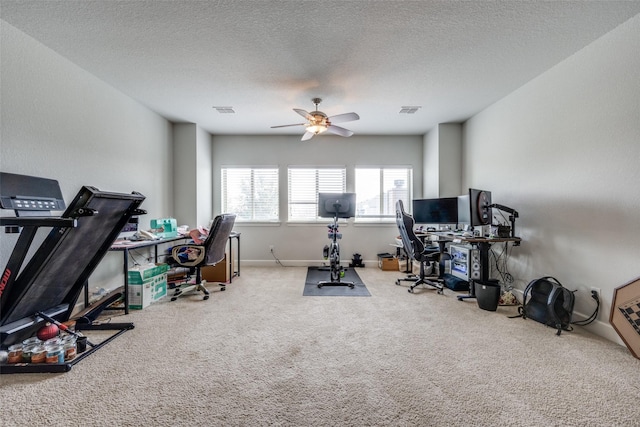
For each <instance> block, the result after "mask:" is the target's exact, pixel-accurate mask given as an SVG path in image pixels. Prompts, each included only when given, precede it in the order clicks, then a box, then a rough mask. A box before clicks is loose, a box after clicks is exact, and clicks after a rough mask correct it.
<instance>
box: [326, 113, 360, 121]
mask: <svg viewBox="0 0 640 427" xmlns="http://www.w3.org/2000/svg"><path fill="white" fill-rule="evenodd" d="M354 120H360V116H359V115H357V114H356V113H344V114H337V115H335V116H331V117H329V121H330V122H331V123H344V122H352V121H354Z"/></svg>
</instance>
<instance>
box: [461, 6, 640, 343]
mask: <svg viewBox="0 0 640 427" xmlns="http://www.w3.org/2000/svg"><path fill="white" fill-rule="evenodd" d="M639 52H640V16H636V17H635V18H633V19H632V20H630V21H628V22H626V23H624V24H623V25H621V26H620V27H618V28H617V29H615V30H614V31H612V32H611V33H609V34H607V35H605V36H604V37H602V38H601V39H599V40H597V41H596V42H594V43H593V44H591V45H589V46H587V47H586V48H584V49H583V50H581V51H579V52H578V53H576V54H575V55H573V56H572V57H570V58H568V59H567V60H565V61H563V62H562V63H560V64H559V65H557V66H556V67H554V68H552V69H551V70H549V71H548V72H546V73H544V74H543V75H541V76H539V77H538V78H536V79H535V80H533V81H531V82H530V83H528V84H527V85H525V86H523V87H522V88H520V89H519V90H517V91H515V92H514V93H512V94H511V95H509V96H507V97H506V98H504V99H503V100H501V101H500V102H497V103H496V104H495V105H493V106H491V107H490V108H488V109H486V110H485V111H483V112H482V113H480V114H478V115H477V116H475V117H473V118H472V119H470V120H469V121H468V122H467V123H466V125H465V126H464V164H465V168H464V178H463V181H464V184H465V185H466V186H473V187H477V188H482V189H488V190H491V191H492V192H493V201H494V202H497V203H501V204H503V205H506V206H510V207H513V208H515V209H517V210H518V211H519V212H520V215H521V218H520V219H519V221H518V224H517V227H519V230H518V234H519V235H520V236H522V238H523V239H524V243H523V244H522V246H521V247H520V248H516V249H514V251H513V254H512V263H511V264H510V269H511V273H512V274H513V275H514V276H515V277H516V278H517V279H518V281H517V285H518V287H520V288H522V287H523V286H524V285H525V284H526V282H528V281H529V280H531V279H534V278H537V277H541V276H545V275H552V276H554V277H556V278H557V279H559V280H560V282H562V283H563V284H564V285H565V286H566V287H568V288H570V289H578V291H579V292H578V293H577V299H578V301H577V306H576V310H577V311H578V312H580V313H583V314H590V313H591V311H592V310H593V307H594V305H593V304H592V303H593V301H592V300H590V296H589V294H590V288H591V287H597V288H600V289H601V290H602V300H603V301H602V302H603V307H602V311H601V313H600V315H599V317H598V320H599V323H598V324H596V325H594V326H593V327H592V330H594V331H596V332H597V333H599V334H601V335H605V336H607V337H609V338H611V339H614V340H616V339H617V335H616V334H615V332H614V331H613V329H612V328H611V327H610V326H609V325H608V318H609V313H610V310H609V309H610V305H611V302H612V295H613V291H614V289H615V288H616V287H618V286H621V285H623V284H625V283H627V282H629V281H630V280H632V279H634V278H637V277H638V276H640V263H639V262H638V260H639V259H640V243H639V242H638V237H639V236H640V221H639V219H640V217H639V216H638V212H640V186H639V185H638V183H639V182H640V168H639V167H638V162H639V161H640V80H639V78H638V70H640V54H639Z"/></svg>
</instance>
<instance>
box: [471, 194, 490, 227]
mask: <svg viewBox="0 0 640 427" xmlns="http://www.w3.org/2000/svg"><path fill="white" fill-rule="evenodd" d="M469 215H470V218H469V219H470V225H471V226H472V227H476V226H481V225H489V224H491V191H487V190H477V189H475V188H470V189H469Z"/></svg>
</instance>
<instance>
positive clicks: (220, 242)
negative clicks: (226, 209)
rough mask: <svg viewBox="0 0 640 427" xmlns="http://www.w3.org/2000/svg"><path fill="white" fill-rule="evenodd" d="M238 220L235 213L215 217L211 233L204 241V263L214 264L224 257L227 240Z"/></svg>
mask: <svg viewBox="0 0 640 427" xmlns="http://www.w3.org/2000/svg"><path fill="white" fill-rule="evenodd" d="M235 221H236V215H235V214H228V213H226V214H220V215H218V216H216V217H215V218H214V219H213V223H212V224H211V229H210V230H209V235H208V236H207V238H206V240H205V241H204V246H205V248H206V251H207V253H206V256H205V259H204V262H203V263H202V264H203V265H214V264H217V263H219V262H220V261H222V260H223V259H224V256H225V251H226V248H227V240H229V235H230V234H231V231H232V230H233V225H234V223H235Z"/></svg>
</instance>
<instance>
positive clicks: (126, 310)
mask: <svg viewBox="0 0 640 427" xmlns="http://www.w3.org/2000/svg"><path fill="white" fill-rule="evenodd" d="M122 253H123V254H124V262H123V263H122V265H123V266H124V298H123V301H124V314H129V249H125V250H124V251H122Z"/></svg>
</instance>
